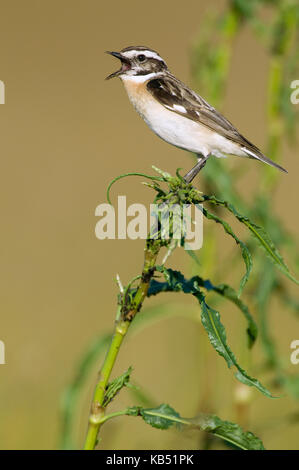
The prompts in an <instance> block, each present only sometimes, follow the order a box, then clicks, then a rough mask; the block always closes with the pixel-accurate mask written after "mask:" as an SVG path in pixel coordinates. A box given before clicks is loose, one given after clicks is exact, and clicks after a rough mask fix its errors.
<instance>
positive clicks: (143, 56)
mask: <svg viewBox="0 0 299 470" xmlns="http://www.w3.org/2000/svg"><path fill="white" fill-rule="evenodd" d="M137 59H138V61H139V62H144V61H145V60H146V57H145V55H144V54H139V55H138V56H137Z"/></svg>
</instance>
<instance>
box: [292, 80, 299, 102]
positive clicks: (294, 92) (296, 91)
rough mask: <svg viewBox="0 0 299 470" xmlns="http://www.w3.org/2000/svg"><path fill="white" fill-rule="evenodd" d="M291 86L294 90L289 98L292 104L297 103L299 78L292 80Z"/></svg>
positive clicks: (298, 100)
mask: <svg viewBox="0 0 299 470" xmlns="http://www.w3.org/2000/svg"><path fill="white" fill-rule="evenodd" d="M290 87H291V88H294V91H293V92H292V93H291V96H290V100H291V103H292V104H298V103H299V80H293V81H292V82H291V85H290Z"/></svg>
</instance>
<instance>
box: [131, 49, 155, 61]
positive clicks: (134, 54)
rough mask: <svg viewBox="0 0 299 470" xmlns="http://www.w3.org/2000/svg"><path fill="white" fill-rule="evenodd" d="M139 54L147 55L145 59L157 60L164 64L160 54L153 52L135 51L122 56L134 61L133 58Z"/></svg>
mask: <svg viewBox="0 0 299 470" xmlns="http://www.w3.org/2000/svg"><path fill="white" fill-rule="evenodd" d="M138 54H140V55H141V54H142V55H145V57H148V58H149V59H157V60H160V61H161V62H164V60H163V59H162V57H160V56H159V54H157V53H156V52H152V51H139V50H134V51H126V52H122V55H124V56H125V57H127V58H128V59H132V58H133V57H135V56H136V55H138Z"/></svg>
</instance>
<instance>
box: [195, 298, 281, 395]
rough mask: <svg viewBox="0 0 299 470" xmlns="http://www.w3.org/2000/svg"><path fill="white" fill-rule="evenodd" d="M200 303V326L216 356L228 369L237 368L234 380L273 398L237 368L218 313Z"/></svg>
mask: <svg viewBox="0 0 299 470" xmlns="http://www.w3.org/2000/svg"><path fill="white" fill-rule="evenodd" d="M200 303H201V312H202V324H203V326H204V328H205V330H206V331H207V333H208V336H209V340H210V343H211V344H212V346H213V347H214V348H215V349H216V351H217V352H218V354H220V356H222V357H223V358H224V359H225V361H226V363H227V365H228V367H229V368H230V367H231V366H232V365H234V366H235V367H236V368H237V372H236V374H235V376H236V378H237V379H238V380H239V381H240V382H242V383H244V384H245V385H248V386H250V387H256V388H257V389H258V390H259V391H260V392H262V393H263V394H264V395H266V396H267V397H269V398H274V397H273V396H272V395H271V393H270V392H269V390H267V389H266V387H264V386H263V385H262V384H261V383H260V382H259V381H258V380H257V379H254V378H253V377H250V376H249V375H248V374H247V373H246V372H245V370H244V369H242V368H241V367H240V366H239V364H238V362H237V360H236V357H235V355H234V354H233V352H232V351H231V349H230V348H229V346H228V344H227V342H226V332H225V328H224V326H223V325H222V323H221V321H220V315H219V313H218V312H217V311H216V310H214V309H212V308H211V307H209V306H208V305H207V304H206V302H205V300H204V299H202V300H201V301H200Z"/></svg>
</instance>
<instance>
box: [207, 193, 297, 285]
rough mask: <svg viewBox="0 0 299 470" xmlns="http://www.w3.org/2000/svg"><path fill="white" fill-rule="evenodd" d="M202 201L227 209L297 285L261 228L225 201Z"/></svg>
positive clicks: (211, 197) (210, 198)
mask: <svg viewBox="0 0 299 470" xmlns="http://www.w3.org/2000/svg"><path fill="white" fill-rule="evenodd" d="M204 199H205V200H206V201H209V202H211V203H212V204H215V205H218V206H221V207H224V208H226V209H228V210H229V212H231V213H232V214H233V215H234V216H235V217H236V219H237V220H239V222H241V223H242V224H244V225H245V226H246V227H247V228H248V229H249V230H250V232H251V233H252V235H253V236H254V238H255V239H256V240H257V241H258V242H259V244H260V246H262V247H263V248H264V250H265V251H266V253H267V254H268V255H269V257H270V259H271V261H272V262H273V263H274V264H275V265H276V266H277V267H278V268H279V269H280V270H281V271H282V272H283V273H284V274H285V276H287V277H288V278H289V279H291V280H292V281H294V282H295V283H296V284H299V281H298V280H297V279H296V278H295V277H294V276H293V275H292V274H291V273H290V271H289V268H288V267H287V265H286V264H285V262H284V260H283V258H282V256H281V254H280V253H279V251H278V250H277V248H276V247H275V245H274V243H273V242H272V240H271V238H270V236H269V235H268V234H267V232H266V231H265V230H264V229H263V228H262V227H260V226H259V225H256V224H255V223H254V222H252V221H251V220H250V219H249V218H248V217H245V216H244V215H242V214H240V213H239V212H238V211H237V210H236V209H235V207H234V206H233V205H232V204H230V203H229V202H227V201H223V200H221V199H218V198H216V197H215V196H204Z"/></svg>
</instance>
